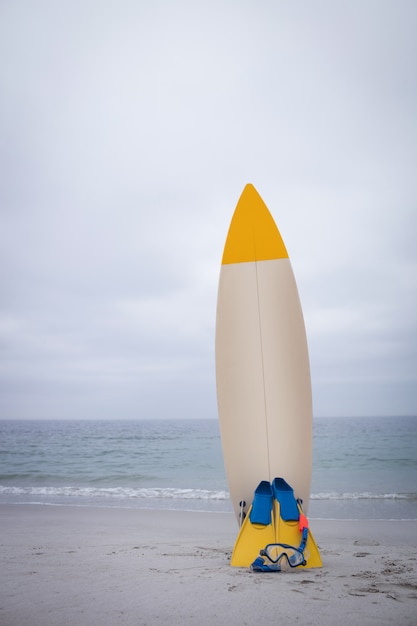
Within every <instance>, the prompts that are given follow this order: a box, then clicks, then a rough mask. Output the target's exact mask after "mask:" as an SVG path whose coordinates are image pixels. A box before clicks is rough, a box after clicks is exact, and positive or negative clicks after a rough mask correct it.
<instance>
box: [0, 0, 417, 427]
mask: <svg viewBox="0 0 417 626" xmlns="http://www.w3.org/2000/svg"><path fill="white" fill-rule="evenodd" d="M416 22H417V11H416V8H415V6H414V3H412V2H407V1H406V0H402V1H401V2H400V3H397V4H395V6H394V4H393V3H389V2H382V3H381V2H367V3H366V4H365V5H364V4H363V3H361V2H351V3H349V4H347V5H341V4H338V3H336V4H335V3H334V2H325V1H323V2H320V3H314V4H312V3H309V2H301V3H297V5H293V4H289V3H288V4H283V3H280V4H276V3H272V2H266V3H262V5H260V4H259V3H255V2H247V3H238V2H233V1H230V2H222V3H220V2H216V1H214V2H211V3H194V2H187V1H183V2H178V3H174V4H173V3H169V2H164V1H162V0H161V1H159V2H155V3H152V4H151V5H147V4H146V3H134V2H129V1H127V0H126V1H122V2H120V3H118V4H117V6H116V5H115V4H113V3H107V2H104V3H103V2H101V3H98V2H91V3H88V5H86V4H85V3H80V2H74V3H71V4H68V5H65V6H64V5H57V4H56V3H50V2H46V1H45V2H43V3H40V4H39V3H38V4H37V5H36V6H35V5H33V4H32V3H30V2H21V3H19V5H16V4H13V3H3V5H2V7H1V9H0V24H1V25H0V59H1V60H0V89H1V98H0V119H1V120H2V121H1V129H0V130H1V133H0V136H1V137H2V140H1V144H0V165H1V168H2V172H3V176H2V180H1V181H0V203H1V204H0V220H1V226H0V244H1V248H0V262H1V268H2V269H1V273H2V274H1V285H0V289H1V294H2V298H1V300H2V305H1V310H0V337H1V345H2V359H1V361H2V366H1V370H0V372H1V375H0V384H1V388H2V390H3V391H2V394H1V398H2V399H1V400H0V416H1V417H3V418H7V417H12V418H13V417H27V418H31V417H51V418H59V417H77V416H79V417H147V416H149V417H170V416H177V417H178V416H184V417H215V416H216V399H215V382H214V324H215V308H216V294H217V281H218V275H219V265H220V259H221V255H222V249H223V245H224V241H225V237H226V234H227V229H228V226H229V222H230V219H231V216H232V213H233V210H234V207H235V205H236V202H237V200H238V197H239V195H240V193H241V191H242V189H243V187H244V185H245V184H246V183H247V182H252V183H254V184H255V186H256V187H257V188H258V190H259V192H260V193H261V195H262V196H263V198H264V200H265V202H266V203H267V205H268V207H269V208H270V210H271V212H272V214H273V216H274V218H275V219H276V222H277V224H278V226H279V228H280V230H281V233H282V235H283V238H284V240H285V242H286V245H287V248H288V250H289V253H290V256H291V259H292V263H293V267H294V271H295V275H296V279H297V283H298V286H299V290H300V296H301V300H302V304H303V310H304V316H305V321H306V327H307V334H308V339H309V347H310V356H311V370H312V380H313V392H314V397H315V413H316V414H317V415H323V414H329V415H340V414H345V415H348V414H354V415H358V414H359V415H360V414H364V413H365V414H370V413H372V414H376V413H378V414H387V413H394V414H395V413H416V412H417V402H416V394H415V392H413V389H414V387H416V384H415V383H416V381H415V372H416V371H417V368H416V352H417V351H416V319H417V316H416V305H415V302H416V301H417V300H416V278H415V277H416V276H417V271H416V270H417V254H416V248H415V244H414V237H413V235H414V232H415V213H416V198H417V193H416V182H415V174H414V170H415V163H416V156H417V155H416V146H417V141H416V139H417V137H416V132H417V124H416V118H415V110H416V99H417V98H416V89H417V84H416V79H415V72H414V71H413V65H414V59H415V56H416V46H417V44H416V42H415V37H414V33H415V27H416Z"/></svg>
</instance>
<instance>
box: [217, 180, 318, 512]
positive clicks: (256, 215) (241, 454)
mask: <svg viewBox="0 0 417 626" xmlns="http://www.w3.org/2000/svg"><path fill="white" fill-rule="evenodd" d="M215 352H216V386H217V404H218V413H219V422H220V434H221V441H222V448H223V458H224V465H225V471H226V477H227V481H228V485H229V491H230V498H231V501H232V504H233V508H234V511H235V514H236V517H237V519H238V522H239V519H240V515H241V510H240V502H242V501H243V502H245V503H246V510H248V508H249V506H250V504H251V503H252V499H253V494H254V490H255V489H256V487H257V485H258V484H259V483H260V481H262V480H267V481H269V482H272V480H273V479H274V478H275V477H283V478H285V480H286V481H287V482H288V483H289V484H290V485H292V487H293V489H294V494H295V496H296V497H297V498H301V499H302V501H303V509H304V511H305V513H307V510H308V503H309V497H310V483H311V469H312V395H311V377H310V365H309V357H308V348H307V338H306V331H305V325H304V319H303V313H302V309H301V304H300V298H299V295H298V290H297V285H296V282H295V278H294V273H293V270H292V266H291V263H290V259H289V257H288V253H287V249H286V247H285V244H284V242H283V239H282V237H281V234H280V232H279V230H278V228H277V226H276V224H275V222H274V219H273V217H272V215H271V213H270V212H269V210H268V208H267V206H266V205H265V203H264V202H263V200H262V198H261V197H260V195H259V194H258V192H257V191H256V189H255V187H254V186H253V185H250V184H249V185H246V187H245V189H244V190H243V193H242V195H241V197H240V199H239V201H238V204H237V206H236V209H235V212H234V214H233V217H232V221H231V224H230V228H229V232H228V235H227V238H226V243H225V247H224V252H223V258H222V263H221V270H220V278H219V287H218V297H217V316H216V340H215Z"/></svg>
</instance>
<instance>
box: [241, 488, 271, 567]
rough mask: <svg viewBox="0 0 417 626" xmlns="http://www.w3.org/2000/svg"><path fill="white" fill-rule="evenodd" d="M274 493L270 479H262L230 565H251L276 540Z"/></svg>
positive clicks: (242, 527)
mask: <svg viewBox="0 0 417 626" xmlns="http://www.w3.org/2000/svg"><path fill="white" fill-rule="evenodd" d="M272 505H273V495H272V488H271V485H270V483H269V482H268V481H266V480H262V481H261V482H260V483H259V485H258V487H257V488H256V490H255V493H254V497H253V502H252V505H251V507H250V509H249V512H248V514H247V516H246V517H245V519H244V521H243V524H242V526H241V527H240V531H239V534H238V536H237V539H236V542H235V546H234V548H233V553H232V558H231V561H230V565H233V566H234V567H249V566H250V565H251V563H252V562H253V561H254V559H256V557H257V556H258V554H259V551H260V550H261V549H262V548H264V547H265V546H266V545H267V544H269V543H274V541H275V527H274V518H273V515H272V508H273V507H272Z"/></svg>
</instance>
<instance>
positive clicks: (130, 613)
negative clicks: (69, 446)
mask: <svg viewBox="0 0 417 626" xmlns="http://www.w3.org/2000/svg"><path fill="white" fill-rule="evenodd" d="M310 522H311V530H312V533H313V535H314V537H315V540H316V542H317V544H318V546H319V549H320V553H321V556H322V560H323V568H321V569H313V570H303V569H297V570H294V571H292V572H288V573H261V574H257V573H254V572H251V571H250V570H249V569H247V568H233V567H231V566H230V565H229V560H230V555H231V551H232V548H233V544H234V541H235V539H236V536H237V531H238V528H237V523H236V520H235V518H234V515H233V513H227V512H211V513H210V514H205V513H204V512H202V511H192V512H191V511H171V510H170V511H167V510H154V509H116V508H104V507H92V506H72V505H67V506H60V505H52V506H45V505H34V504H30V505H28V504H19V505H16V504H11V505H6V504H0V527H1V529H2V532H1V538H0V543H1V562H2V563H1V568H2V572H4V574H3V576H2V579H3V580H2V586H1V590H0V623H1V624H2V625H4V626H38V625H39V626H40V625H42V626H55V625H56V624H57V623H59V624H64V625H68V626H72V625H74V626H75V625H77V626H78V625H80V624H81V625H87V626H90V625H95V624H97V626H98V625H99V624H100V625H101V626H106V625H109V626H110V625H111V624H116V623H117V624H122V625H123V624H126V625H128V626H130V625H132V626H133V625H137V624H139V625H140V624H143V625H145V624H162V623H166V622H167V620H169V621H170V623H173V624H181V625H183V624H185V625H186V624H190V625H191V624H201V623H207V624H220V625H222V624H228V625H230V626H234V625H236V626H237V625H238V624H239V626H240V625H241V624H254V623H258V622H259V621H260V620H261V621H265V622H266V621H267V620H268V622H271V620H272V622H273V623H275V621H277V622H278V621H279V620H280V619H285V620H289V619H291V620H292V621H294V620H297V621H298V623H299V624H306V625H307V624H310V625H312V626H318V625H319V624H320V625H321V626H327V625H330V624H335V623H337V624H342V625H345V624H346V625H350V624H352V626H353V625H354V624H355V625H356V624H358V623H360V624H363V625H368V624H369V625H370V624H374V623H378V624H382V625H383V624H391V623H398V624H401V625H410V626H411V624H413V623H415V615H416V611H417V522H416V521H415V520H412V521H406V520H404V521H399V520H395V521H390V520H318V519H313V518H311V519H310Z"/></svg>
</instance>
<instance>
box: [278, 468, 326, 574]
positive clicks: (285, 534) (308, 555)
mask: <svg viewBox="0 0 417 626" xmlns="http://www.w3.org/2000/svg"><path fill="white" fill-rule="evenodd" d="M272 492H273V495H274V514H273V517H274V520H275V539H274V543H285V544H288V545H290V546H298V545H299V543H300V537H301V533H300V515H303V512H302V509H301V506H300V504H299V503H298V502H297V500H296V499H295V497H294V492H293V489H292V487H290V485H289V484H288V483H287V482H286V481H285V480H284V479H283V478H274V480H273V481H272ZM304 519H305V518H304ZM304 558H305V560H306V565H304V566H303V568H305V569H310V568H314V567H322V566H323V564H322V561H321V557H320V552H319V550H318V548H317V544H316V542H315V540H314V537H313V535H312V533H311V530H310V528H309V529H308V537H307V543H306V546H305V549H304Z"/></svg>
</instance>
